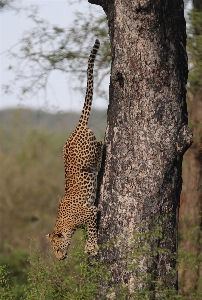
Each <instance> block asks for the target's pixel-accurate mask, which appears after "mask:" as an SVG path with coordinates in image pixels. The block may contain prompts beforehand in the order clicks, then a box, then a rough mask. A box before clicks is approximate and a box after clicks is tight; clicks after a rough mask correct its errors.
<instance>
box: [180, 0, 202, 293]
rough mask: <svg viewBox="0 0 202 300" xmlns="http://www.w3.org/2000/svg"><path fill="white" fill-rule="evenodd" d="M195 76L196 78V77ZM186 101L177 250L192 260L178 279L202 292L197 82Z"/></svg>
mask: <svg viewBox="0 0 202 300" xmlns="http://www.w3.org/2000/svg"><path fill="white" fill-rule="evenodd" d="M193 8H194V12H196V13H200V14H201V19H200V23H199V19H198V20H197V19H196V15H195V14H193V16H192V18H193V19H192V20H191V21H192V22H191V25H192V29H193V34H194V35H195V36H196V37H200V36H201V34H202V30H201V26H200V24H202V1H201V0H193ZM197 21H198V22H197ZM193 41H195V39H193V40H192V42H193ZM189 46H191V45H189ZM195 47H196V48H197V50H198V53H199V56H197V54H196V53H194V48H192V46H191V47H190V48H191V49H190V52H191V53H190V54H191V56H194V66H195V65H196V64H199V66H200V63H201V60H200V58H201V56H202V41H201V43H200V39H197V44H196V45H195ZM197 74H198V75H199V74H200V77H201V78H202V69H201V70H200V72H199V71H197ZM195 76H196V77H197V75H195ZM199 82H201V81H199ZM191 85H192V82H191ZM191 87H192V86H191ZM187 100H188V112H189V118H190V123H191V127H192V130H193V134H194V142H193V145H192V146H191V148H190V149H189V151H187V153H186V154H185V157H184V163H183V188H182V194H181V200H182V205H181V207H180V232H181V234H182V235H181V236H182V241H181V242H180V250H181V251H182V252H184V251H186V255H187V257H192V261H191V262H190V261H189V259H187V260H185V262H184V263H183V264H181V267H180V270H179V278H180V283H181V290H182V291H184V292H187V291H190V290H192V291H193V290H194V291H195V292H202V269H201V268H202V266H201V254H202V245H201V239H202V232H201V226H202V189H201V188H199V187H200V186H201V185H202V149H201V146H202V86H201V85H200V83H197V89H195V91H194V92H193V93H191V92H190V93H189V94H188V97H187ZM193 262H195V264H193Z"/></svg>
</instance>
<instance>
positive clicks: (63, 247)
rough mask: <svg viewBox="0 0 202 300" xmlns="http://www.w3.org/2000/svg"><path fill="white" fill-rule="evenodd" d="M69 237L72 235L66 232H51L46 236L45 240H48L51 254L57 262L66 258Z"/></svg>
mask: <svg viewBox="0 0 202 300" xmlns="http://www.w3.org/2000/svg"><path fill="white" fill-rule="evenodd" d="M71 236H72V234H70V233H67V232H53V233H51V234H47V235H46V238H47V239H49V241H50V243H51V247H52V249H53V252H54V254H55V256H56V258H57V259H58V260H63V259H65V258H67V251H68V248H69V244H70V240H71Z"/></svg>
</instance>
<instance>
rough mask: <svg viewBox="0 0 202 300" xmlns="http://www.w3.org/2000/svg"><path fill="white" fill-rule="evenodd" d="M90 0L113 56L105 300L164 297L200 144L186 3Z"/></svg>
mask: <svg viewBox="0 0 202 300" xmlns="http://www.w3.org/2000/svg"><path fill="white" fill-rule="evenodd" d="M89 2H90V3H93V4H99V5H101V6H102V7H103V9H104V10H105V12H106V15H107V19H108V24H109V35H110V42H111V52H112V67H111V78H110V88H109V107H108V119H107V130H106V136H105V147H106V148H105V155H104V162H103V169H102V173H101V177H102V179H101V186H100V192H99V209H100V211H101V219H100V224H99V232H98V238H99V244H100V251H99V259H100V260H101V261H102V262H104V263H106V264H107V265H108V268H109V269H110V281H109V282H108V284H107V283H102V284H101V286H100V295H99V297H98V298H99V299H101V295H103V296H104V295H105V296H104V297H108V298H111V299H114V298H116V299H118V295H120V293H121V290H122V293H125V294H124V295H126V297H125V299H143V297H142V296H140V295H143V294H140V292H139V291H143V290H145V293H147V292H148V293H151V295H152V297H153V298H157V299H158V298H159V299H160V297H161V290H164V292H165V290H174V293H175V291H176V290H177V288H178V281H177V273H176V272H175V268H176V253H177V230H178V208H179V198H180V192H181V182H182V180H181V172H182V156H183V154H184V152H185V151H186V149H187V148H188V147H189V146H190V144H191V142H192V134H191V131H190V130H189V128H188V126H187V109H186V89H185V85H186V81H187V56H186V50H185V46H186V32H185V30H186V28H185V20H184V11H183V0H169V1H160V0H155V1H148V0H144V1H121V0H114V1H104V0H103V1H102V0H89ZM157 282H158V284H157ZM160 282H161V284H160ZM121 287H122V288H121ZM145 295H146V294H145ZM135 297H136V298H135ZM104 299H106V298H104Z"/></svg>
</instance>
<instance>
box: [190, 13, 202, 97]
mask: <svg viewBox="0 0 202 300" xmlns="http://www.w3.org/2000/svg"><path fill="white" fill-rule="evenodd" d="M189 22H190V26H189V29H188V51H189V55H190V57H189V62H190V71H189V82H190V90H191V92H193V93H195V92H197V91H198V90H200V89H201V87H202V11H196V10H194V9H193V10H192V11H191V12H190V14H189Z"/></svg>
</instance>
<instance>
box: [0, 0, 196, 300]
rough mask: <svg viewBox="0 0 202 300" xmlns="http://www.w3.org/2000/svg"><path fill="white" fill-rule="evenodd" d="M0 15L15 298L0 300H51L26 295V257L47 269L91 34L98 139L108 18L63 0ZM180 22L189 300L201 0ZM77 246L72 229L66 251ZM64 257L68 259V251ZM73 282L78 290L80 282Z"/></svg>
mask: <svg viewBox="0 0 202 300" xmlns="http://www.w3.org/2000/svg"><path fill="white" fill-rule="evenodd" d="M0 16H1V23H0V26H1V27H0V30H1V31H0V32H1V45H0V47H1V48H0V52H1V55H0V62H1V63H0V68H1V98H0V228H1V229H0V233H1V234H0V266H2V269H1V268H0V274H1V270H4V269H3V268H4V267H3V266H4V265H7V268H8V270H9V271H8V274H9V275H8V276H7V275H5V272H4V275H2V276H3V277H1V275H0V292H1V291H4V292H5V286H7V284H6V285H5V282H7V281H6V280H8V279H7V277H8V278H12V282H11V283H10V286H11V288H12V291H13V296H12V297H13V298H9V297H10V296H8V295H10V294H7V298H5V297H4V298H1V296H0V299H22V298H21V297H24V298H23V299H50V298H47V296H42V297H41V298H39V297H38V296H36V295H35V296H30V295H31V294H30V295H29V297H30V298H29V297H28V296H27V298H26V297H25V290H26V287H29V289H30V285H29V284H30V280H31V278H33V276H34V278H38V277H37V275H36V274H39V273H40V275H41V274H42V273H41V271H40V272H39V269H40V268H39V260H37V266H38V268H33V261H30V256H31V257H32V253H33V251H39V252H40V253H46V255H45V256H44V257H43V259H44V261H46V263H47V261H49V262H48V264H49V265H50V266H51V268H52V265H51V264H52V263H53V262H52V261H53V258H52V254H51V252H50V251H49V250H50V249H49V248H50V246H49V244H48V242H47V241H46V239H45V238H44V236H45V234H47V233H50V232H51V231H52V229H53V227H54V223H55V220H56V215H57V207H58V203H59V202H60V200H61V198H62V197H63V193H64V170H63V160H62V147H63V145H64V143H65V141H66V139H67V137H68V136H69V134H70V133H71V132H72V130H73V129H74V128H75V126H76V124H77V122H78V119H79V116H80V112H81V110H82V106H83V101H84V96H85V87H86V67H87V60H88V55H89V52H90V50H91V47H92V45H93V43H94V40H95V38H99V39H100V41H101V48H100V51H99V53H98V56H97V60H96V63H95V84H94V89H95V93H94V100H93V111H92V114H91V118H90V127H91V128H92V129H93V131H94V132H95V135H96V137H97V139H98V140H103V139H104V134H105V128H106V116H107V112H106V111H107V105H108V102H107V101H108V100H107V99H108V87H109V73H110V62H111V53H110V46H109V37H108V28H107V20H106V18H105V15H104V12H103V11H102V9H101V7H98V6H95V5H89V4H88V2H87V1H70V0H68V1H67V0H60V1H51V0H47V1H45V0H44V1H36V0H35V1H32V0H29V1H27V0H26V1H25V0H21V1H19V0H18V1H17V0H3V1H2V0H0ZM185 16H186V21H187V51H188V59H189V79H188V84H187V106H188V112H189V126H190V128H191V129H192V131H193V133H194V143H193V145H192V146H191V148H190V149H189V150H188V151H187V153H186V154H185V156H184V160H183V188H182V194H181V198H180V216H179V256H180V258H181V259H180V264H179V279H180V292H181V294H183V295H185V296H186V295H187V297H191V296H190V295H195V296H194V297H196V296H197V295H201V293H202V264H201V261H202V249H201V248H202V239H201V238H202V235H201V224H202V218H201V217H202V212H201V210H202V2H201V0H193V1H185ZM82 243H83V233H82V231H79V232H78V233H77V235H75V237H74V242H73V247H74V245H75V247H77V246H78V244H79V245H81V244H82ZM33 249H34V250H33ZM47 253H48V254H47ZM71 255H72V256H71ZM71 255H70V257H74V254H73V252H72V254H71ZM70 262H71V263H70ZM40 263H41V262H40ZM68 263H69V267H67V265H65V268H66V269H65V270H66V271H65V272H66V273H65V274H66V275H65V276H67V273H69V272H70V269H71V271H72V269H73V270H74V272H73V273H74V276H81V273H79V272H80V271H78V266H80V265H81V263H80V262H78V260H77V259H76V258H73V259H72V260H71V261H69V262H67V264H68ZM40 266H41V265H40ZM35 267H36V264H35ZM43 268H44V267H43ZM40 270H41V269H40ZM43 270H44V269H43ZM9 272H10V273H9ZM34 272H35V273H34ZM37 272H38V273H37ZM50 273H51V272H49V273H48V274H49V275H50ZM6 274H7V273H6ZM33 274H35V275H33ZM61 274H63V273H62V272H61ZM49 275H47V273H46V278H49V280H50V281H51V282H53V281H54V280H55V279H53V277H48V276H49ZM52 276H53V275H52ZM60 281H61V278H60ZM54 282H55V281H54ZM34 283H36V282H34ZM37 283H38V281H37ZM77 283H78V286H80V284H81V282H80V281H79V280H78V281H77ZM56 286H57V284H56ZM1 289H2V290H1ZM3 289H4V290H3ZM43 289H44V286H43ZM56 290H57V289H56ZM71 293H72V292H71ZM197 297H198V296H197ZM199 297H200V296H199ZM52 299H62V298H56V296H54V298H52ZM64 299H67V298H64ZM69 299H70V298H69ZM72 299H77V298H74V297H72ZM79 299H84V298H79ZM85 299H90V298H89V297H88V298H85ZM187 299H202V298H187Z"/></svg>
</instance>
